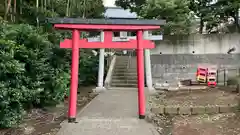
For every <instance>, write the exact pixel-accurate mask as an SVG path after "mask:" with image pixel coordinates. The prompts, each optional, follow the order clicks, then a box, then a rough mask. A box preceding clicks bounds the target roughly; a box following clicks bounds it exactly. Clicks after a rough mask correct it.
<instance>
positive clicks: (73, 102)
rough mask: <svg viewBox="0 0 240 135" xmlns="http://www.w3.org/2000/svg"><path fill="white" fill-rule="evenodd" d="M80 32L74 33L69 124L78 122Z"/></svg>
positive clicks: (75, 30) (75, 31)
mask: <svg viewBox="0 0 240 135" xmlns="http://www.w3.org/2000/svg"><path fill="white" fill-rule="evenodd" d="M79 38H80V32H79V31H78V30H77V29H74V30H73V32H72V65H71V86H70V96H69V108H68V122H75V121H76V112H77V91H78V64H79V47H78V44H79V43H78V41H79Z"/></svg>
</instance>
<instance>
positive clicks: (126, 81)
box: [112, 79, 137, 84]
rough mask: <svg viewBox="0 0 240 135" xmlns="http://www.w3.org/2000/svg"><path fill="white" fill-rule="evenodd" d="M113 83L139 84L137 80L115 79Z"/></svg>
mask: <svg viewBox="0 0 240 135" xmlns="http://www.w3.org/2000/svg"><path fill="white" fill-rule="evenodd" d="M112 83H133V84H137V80H126V79H124V80H123V79H113V80H112Z"/></svg>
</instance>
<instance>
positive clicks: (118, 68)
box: [115, 66, 137, 71]
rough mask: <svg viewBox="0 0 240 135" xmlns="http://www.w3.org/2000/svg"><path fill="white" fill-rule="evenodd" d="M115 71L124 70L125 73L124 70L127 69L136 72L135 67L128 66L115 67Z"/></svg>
mask: <svg viewBox="0 0 240 135" xmlns="http://www.w3.org/2000/svg"><path fill="white" fill-rule="evenodd" d="M115 69H116V70H125V71H126V69H129V70H136V71H137V69H136V67H128V66H115Z"/></svg>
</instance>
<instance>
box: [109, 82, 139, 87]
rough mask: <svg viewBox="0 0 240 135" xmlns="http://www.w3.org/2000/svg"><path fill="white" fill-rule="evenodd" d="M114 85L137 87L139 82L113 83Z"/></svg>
mask: <svg viewBox="0 0 240 135" xmlns="http://www.w3.org/2000/svg"><path fill="white" fill-rule="evenodd" d="M111 86H112V87H137V84H131V83H129V84H126V83H112V84H111Z"/></svg>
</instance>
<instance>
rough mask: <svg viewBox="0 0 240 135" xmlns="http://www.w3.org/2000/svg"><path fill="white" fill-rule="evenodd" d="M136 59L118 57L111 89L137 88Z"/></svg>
mask: <svg viewBox="0 0 240 135" xmlns="http://www.w3.org/2000/svg"><path fill="white" fill-rule="evenodd" d="M135 58H136V57H129V56H117V58H116V64H115V67H114V71H113V75H112V82H111V87H133V88H136V87H137V70H136V60H135Z"/></svg>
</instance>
